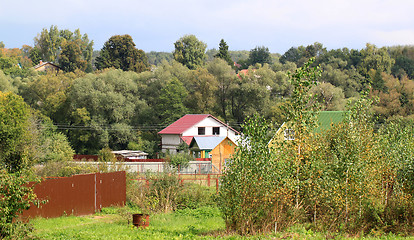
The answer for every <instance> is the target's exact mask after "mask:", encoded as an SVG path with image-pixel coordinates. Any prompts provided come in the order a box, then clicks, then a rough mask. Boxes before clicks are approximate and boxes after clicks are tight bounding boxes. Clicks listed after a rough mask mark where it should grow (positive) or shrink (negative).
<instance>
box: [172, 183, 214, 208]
mask: <svg viewBox="0 0 414 240" xmlns="http://www.w3.org/2000/svg"><path fill="white" fill-rule="evenodd" d="M216 198H217V195H216V189H215V188H212V187H205V186H201V185H199V184H197V183H186V184H184V185H183V188H182V189H181V191H180V192H179V194H178V195H177V199H176V201H177V203H176V206H177V210H178V209H182V210H183V209H197V208H201V207H210V206H216V205H217V203H216V200H217V199H216Z"/></svg>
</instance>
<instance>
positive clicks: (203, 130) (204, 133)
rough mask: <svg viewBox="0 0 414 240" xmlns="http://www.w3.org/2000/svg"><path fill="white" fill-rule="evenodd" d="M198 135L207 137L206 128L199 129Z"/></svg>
mask: <svg viewBox="0 0 414 240" xmlns="http://www.w3.org/2000/svg"><path fill="white" fill-rule="evenodd" d="M198 135H206V128H205V127H198Z"/></svg>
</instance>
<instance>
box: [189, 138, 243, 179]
mask: <svg viewBox="0 0 414 240" xmlns="http://www.w3.org/2000/svg"><path fill="white" fill-rule="evenodd" d="M235 148H236V144H235V143H234V142H233V141H232V140H231V139H230V138H228V137H220V136H196V137H194V138H193V140H192V141H191V143H190V151H191V153H192V154H193V156H194V157H196V158H211V163H212V164H213V166H214V167H213V171H214V170H216V171H218V172H219V173H220V172H222V171H223V170H224V166H225V163H226V161H227V159H229V158H231V156H232V155H233V154H234V152H235Z"/></svg>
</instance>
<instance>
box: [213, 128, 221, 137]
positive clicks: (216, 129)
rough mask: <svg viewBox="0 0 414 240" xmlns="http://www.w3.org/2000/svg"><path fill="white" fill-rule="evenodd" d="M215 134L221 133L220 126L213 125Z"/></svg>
mask: <svg viewBox="0 0 414 240" xmlns="http://www.w3.org/2000/svg"><path fill="white" fill-rule="evenodd" d="M213 135H220V127H213Z"/></svg>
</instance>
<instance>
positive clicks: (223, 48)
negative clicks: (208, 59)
mask: <svg viewBox="0 0 414 240" xmlns="http://www.w3.org/2000/svg"><path fill="white" fill-rule="evenodd" d="M214 57H216V58H221V59H223V60H224V61H226V62H227V63H228V64H229V65H230V66H232V65H233V60H231V57H230V53H229V46H228V45H227V43H226V42H225V41H224V39H221V40H220V44H219V51H218V53H217V54H216V55H214Z"/></svg>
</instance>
